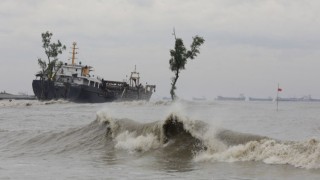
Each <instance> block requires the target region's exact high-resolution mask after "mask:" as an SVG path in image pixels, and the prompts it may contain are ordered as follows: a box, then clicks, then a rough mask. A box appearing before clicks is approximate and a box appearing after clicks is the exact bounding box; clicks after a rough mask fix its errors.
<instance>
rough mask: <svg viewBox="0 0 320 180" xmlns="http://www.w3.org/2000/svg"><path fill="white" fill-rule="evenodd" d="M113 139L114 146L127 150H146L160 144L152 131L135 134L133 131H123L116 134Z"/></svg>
mask: <svg viewBox="0 0 320 180" xmlns="http://www.w3.org/2000/svg"><path fill="white" fill-rule="evenodd" d="M115 141H116V145H115V148H117V149H123V150H128V151H129V152H146V151H149V150H152V149H156V148H159V146H160V142H159V140H158V138H157V137H156V136H155V135H154V134H152V133H148V134H146V135H139V136H136V134H135V133H134V132H131V133H130V132H129V131H125V132H122V133H120V134H119V135H117V137H116V138H115Z"/></svg>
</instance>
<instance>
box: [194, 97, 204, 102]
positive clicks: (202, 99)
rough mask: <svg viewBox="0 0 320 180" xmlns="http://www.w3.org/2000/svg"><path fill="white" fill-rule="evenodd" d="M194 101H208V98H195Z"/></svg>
mask: <svg viewBox="0 0 320 180" xmlns="http://www.w3.org/2000/svg"><path fill="white" fill-rule="evenodd" d="M192 100H193V101H206V100H207V98H205V97H193V98H192Z"/></svg>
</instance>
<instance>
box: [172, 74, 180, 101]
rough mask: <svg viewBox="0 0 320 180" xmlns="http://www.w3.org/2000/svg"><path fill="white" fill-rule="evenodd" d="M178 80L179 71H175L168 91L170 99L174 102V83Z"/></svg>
mask: <svg viewBox="0 0 320 180" xmlns="http://www.w3.org/2000/svg"><path fill="white" fill-rule="evenodd" d="M178 78H179V70H177V72H176V77H175V78H174V79H173V81H172V84H171V90H170V94H171V99H172V100H174V99H175V95H176V94H175V92H174V90H175V89H176V83H177V81H178Z"/></svg>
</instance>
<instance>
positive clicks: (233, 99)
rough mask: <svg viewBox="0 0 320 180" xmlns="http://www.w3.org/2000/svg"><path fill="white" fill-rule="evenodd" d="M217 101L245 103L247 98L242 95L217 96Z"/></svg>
mask: <svg viewBox="0 0 320 180" xmlns="http://www.w3.org/2000/svg"><path fill="white" fill-rule="evenodd" d="M216 100H219V101H245V100H246V97H245V96H244V95H242V94H240V96H239V97H225V96H217V98H216Z"/></svg>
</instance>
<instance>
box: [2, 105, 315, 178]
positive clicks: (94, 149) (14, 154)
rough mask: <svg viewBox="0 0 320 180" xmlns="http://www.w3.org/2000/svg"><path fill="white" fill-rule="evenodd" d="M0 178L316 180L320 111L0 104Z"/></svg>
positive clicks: (308, 108)
mask: <svg viewBox="0 0 320 180" xmlns="http://www.w3.org/2000/svg"><path fill="white" fill-rule="evenodd" d="M0 108H1V111H0V153H1V156H0V179H7V178H8V179H69V178H70V179H108V178H111V179H151V178H156V179H164V178H170V179H179V178H181V179H288V178H289V179H301V178H307V179H317V178H319V177H320V143H319V142H320V141H319V139H320V138H319V134H320V116H319V115H320V111H318V109H319V108H320V103H284V104H282V106H281V108H280V111H279V112H276V111H275V104H274V103H272V102H178V103H170V102H163V101H156V102H127V103H106V104H74V103H69V102H65V101H52V102H38V101H13V102H7V101H0Z"/></svg>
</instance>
